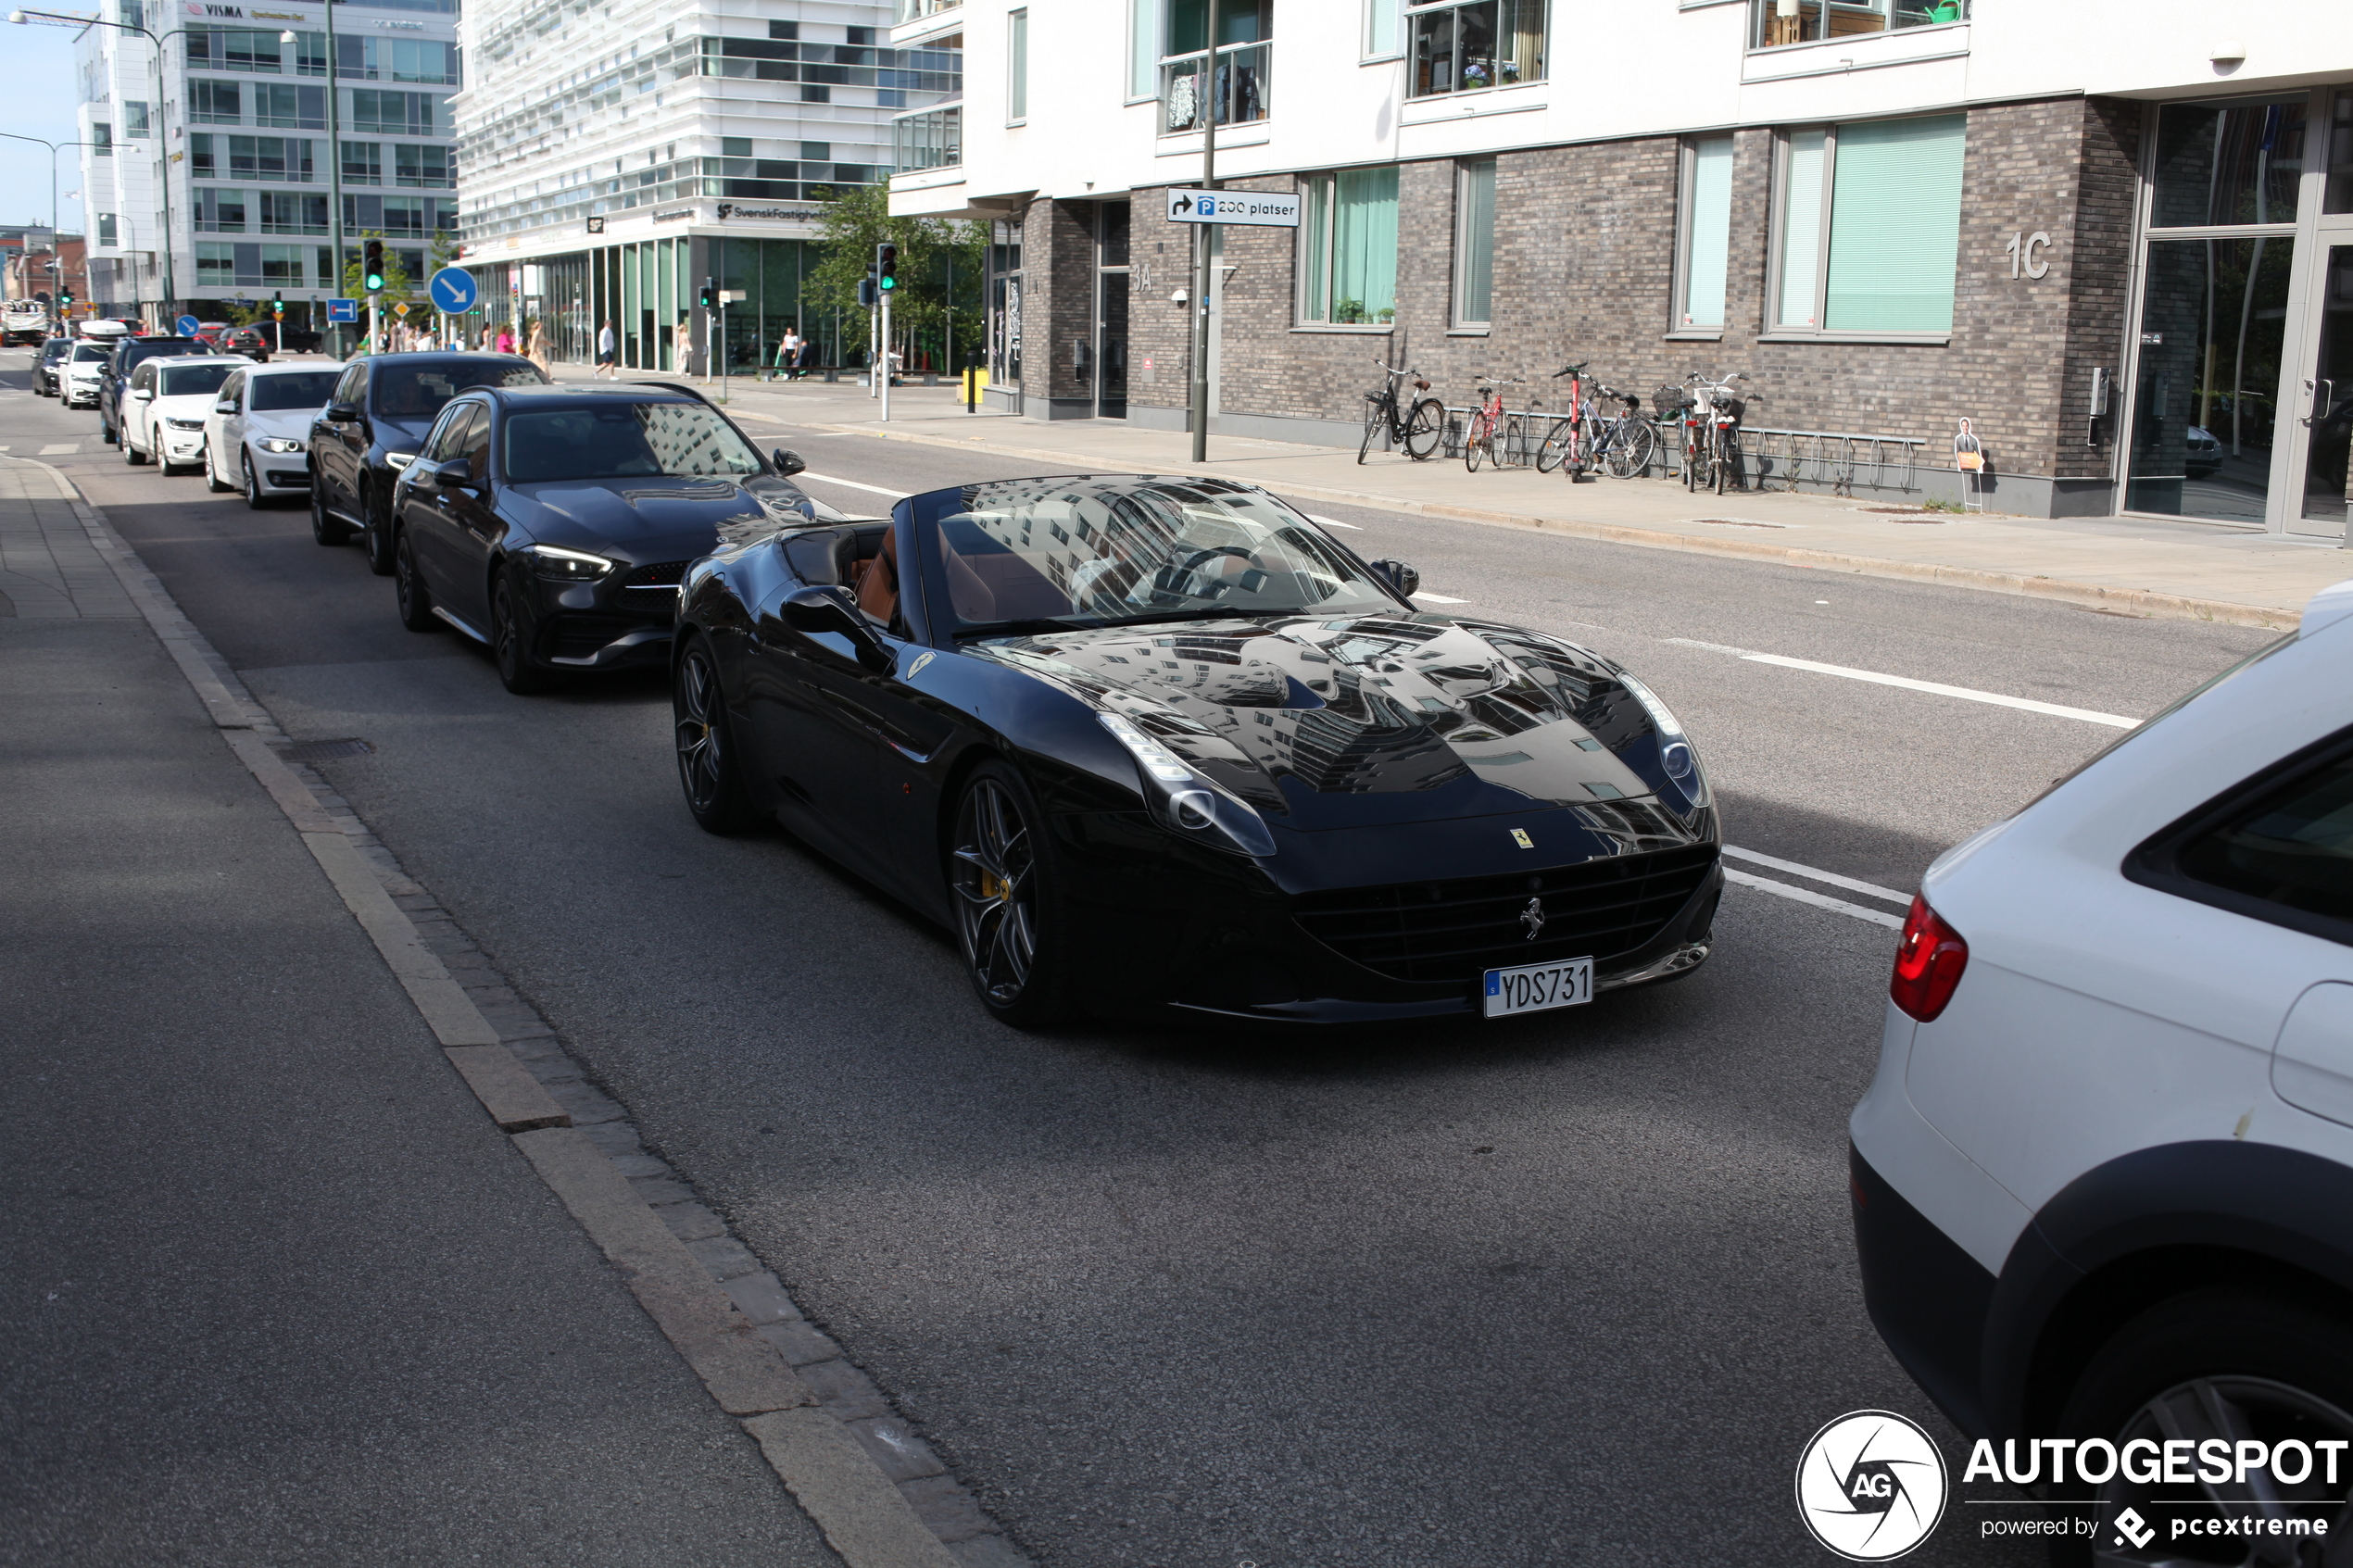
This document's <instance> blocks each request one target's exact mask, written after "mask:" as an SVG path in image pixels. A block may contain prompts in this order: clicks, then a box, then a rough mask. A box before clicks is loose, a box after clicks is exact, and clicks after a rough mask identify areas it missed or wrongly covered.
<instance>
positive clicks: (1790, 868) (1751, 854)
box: [1724, 844, 1912, 909]
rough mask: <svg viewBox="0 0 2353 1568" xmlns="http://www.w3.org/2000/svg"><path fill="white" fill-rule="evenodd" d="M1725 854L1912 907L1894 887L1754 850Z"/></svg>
mask: <svg viewBox="0 0 2353 1568" xmlns="http://www.w3.org/2000/svg"><path fill="white" fill-rule="evenodd" d="M1724 853H1725V854H1727V855H1730V856H1731V857H1732V858H1733V859H1736V860H1747V861H1750V862H1752V863H1754V864H1755V865H1760V866H1769V867H1771V868H1772V869H1773V870H1775V871H1777V872H1789V873H1790V875H1792V876H1802V877H1805V878H1806V880H1808V881H1809V882H1823V883H1828V884H1830V885H1831V886H1832V887H1843V888H1845V889H1846V890H1847V891H1848V892H1849V893H1868V894H1869V895H1870V896H1871V897H1874V898H1884V899H1886V900H1887V901H1888V902H1889V903H1891V904H1901V905H1903V906H1904V907H1905V908H1906V909H1910V908H1911V907H1912V896H1911V895H1910V894H1908V893H1898V892H1896V891H1895V889H1894V888H1893V887H1881V885H1880V884H1877V883H1875V882H1857V881H1856V880H1855V879H1854V878H1853V877H1851V876H1841V875H1839V874H1838V873H1837V872H1826V871H1823V870H1821V869H1820V868H1819V867H1816V866H1805V865H1800V864H1798V863H1797V862H1796V861H1795V860H1777V859H1773V857H1772V856H1770V855H1759V854H1758V853H1757V852H1756V851H1755V850H1754V849H1736V848H1734V847H1732V846H1731V845H1729V844H1727V845H1726V846H1724Z"/></svg>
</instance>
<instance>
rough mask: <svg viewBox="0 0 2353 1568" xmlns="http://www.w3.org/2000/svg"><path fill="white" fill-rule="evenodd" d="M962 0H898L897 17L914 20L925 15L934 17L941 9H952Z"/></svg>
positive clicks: (906, 20)
mask: <svg viewBox="0 0 2353 1568" xmlns="http://www.w3.org/2000/svg"><path fill="white" fill-rule="evenodd" d="M963 3H964V0H899V19H900V21H902V22H916V21H921V20H923V19H925V17H936V16H937V15H938V14H939V13H940V12H942V11H952V10H954V9H955V8H956V7H957V6H961V5H963Z"/></svg>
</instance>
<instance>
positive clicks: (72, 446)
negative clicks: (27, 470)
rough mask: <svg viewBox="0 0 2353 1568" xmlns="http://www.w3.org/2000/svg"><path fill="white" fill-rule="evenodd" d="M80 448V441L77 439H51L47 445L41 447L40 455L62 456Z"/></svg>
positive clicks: (47, 456) (48, 456)
mask: <svg viewBox="0 0 2353 1568" xmlns="http://www.w3.org/2000/svg"><path fill="white" fill-rule="evenodd" d="M81 450H82V443H81V442H79V441H52V442H51V443H49V445H46V446H44V447H43V448H41V456H43V457H44V458H62V457H66V456H68V455H69V454H70V453H74V452H79V451H81Z"/></svg>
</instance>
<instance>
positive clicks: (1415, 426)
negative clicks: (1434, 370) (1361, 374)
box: [1356, 358, 1446, 463]
mask: <svg viewBox="0 0 2353 1568" xmlns="http://www.w3.org/2000/svg"><path fill="white" fill-rule="evenodd" d="M1373 363H1374V364H1376V365H1380V368H1381V369H1382V370H1387V371H1388V372H1389V377H1388V379H1387V380H1386V381H1384V382H1382V383H1381V389H1380V390H1379V391H1378V392H1368V393H1366V394H1365V439H1364V440H1363V441H1362V442H1360V443H1359V444H1358V445H1357V447H1356V460H1357V461H1358V462H1360V463H1361V462H1363V461H1364V460H1365V454H1366V453H1367V452H1370V451H1371V450H1372V449H1373V437H1374V436H1375V435H1376V434H1378V435H1379V436H1380V437H1381V444H1382V448H1383V450H1387V449H1389V448H1390V447H1403V449H1404V452H1405V456H1407V457H1409V458H1413V459H1414V461H1416V462H1417V463H1419V462H1427V461H1428V459H1429V457H1430V455H1431V454H1432V453H1434V452H1436V451H1437V450H1438V444H1439V442H1440V441H1441V439H1443V438H1444V436H1445V433H1446V408H1445V406H1444V405H1443V404H1441V403H1440V402H1439V401H1438V399H1437V398H1435V397H1419V398H1416V399H1415V400H1414V401H1413V404H1412V406H1411V408H1408V409H1405V410H1401V409H1400V408H1399V407H1398V402H1399V399H1398V395H1397V393H1398V388H1399V386H1400V384H1401V383H1403V381H1404V380H1405V378H1406V377H1408V376H1411V377H1413V378H1414V390H1415V391H1416V392H1428V390H1429V383H1428V382H1426V381H1424V380H1422V379H1421V372H1420V371H1418V370H1406V369H1404V368H1403V367H1402V366H1396V365H1381V362H1380V361H1379V360H1378V358H1376V359H1375V360H1374V361H1373Z"/></svg>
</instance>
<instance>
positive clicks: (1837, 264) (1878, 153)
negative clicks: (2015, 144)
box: [1822, 115, 1964, 332]
mask: <svg viewBox="0 0 2353 1568" xmlns="http://www.w3.org/2000/svg"><path fill="white" fill-rule="evenodd" d="M1963 141H1964V122H1963V119H1962V117H1961V116H1959V115H1940V116H1938V117H1936V118H1934V119H1892V120H1873V121H1869V122H1867V123H1864V124H1859V125H1845V126H1841V127H1840V128H1839V132H1838V168H1837V172H1836V175H1835V176H1834V178H1835V181H1836V187H1835V190H1834V191H1833V193H1832V197H1831V245H1830V287H1829V289H1828V291H1827V295H1828V300H1827V305H1826V307H1825V309H1824V311H1823V320H1822V325H1823V326H1824V328H1826V329H1827V330H1829V331H1831V332H1950V331H1951V330H1952V328H1953V276H1954V271H1955V268H1956V265H1957V261H1958V258H1959V255H1960V236H1961V150H1962V144H1963Z"/></svg>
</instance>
